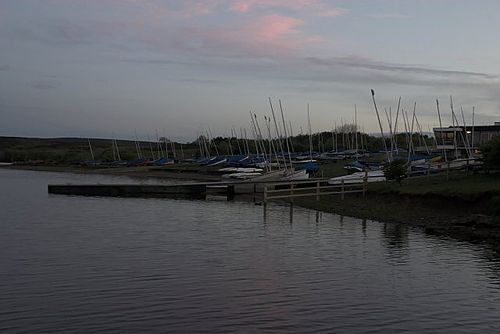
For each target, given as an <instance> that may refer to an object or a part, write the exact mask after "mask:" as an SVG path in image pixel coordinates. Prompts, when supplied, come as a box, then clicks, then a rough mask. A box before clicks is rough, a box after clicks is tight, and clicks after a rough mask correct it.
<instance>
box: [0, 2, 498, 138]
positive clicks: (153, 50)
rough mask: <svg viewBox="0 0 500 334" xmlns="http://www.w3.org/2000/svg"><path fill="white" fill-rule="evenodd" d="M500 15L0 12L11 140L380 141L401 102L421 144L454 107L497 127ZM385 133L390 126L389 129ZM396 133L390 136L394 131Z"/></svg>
mask: <svg viewBox="0 0 500 334" xmlns="http://www.w3.org/2000/svg"><path fill="white" fill-rule="evenodd" d="M499 37H500V2H499V1H497V0H478V1H469V0H349V1H347V0H345V1H333V0H331V1H330V0H205V1H201V0H184V1H182V0H0V135H1V136H30V137H35V136H36V137H37V136H40V137H103V138H111V137H116V138H124V139H132V138H134V137H135V136H136V134H137V136H138V137H139V138H141V139H148V138H154V137H155V135H156V132H158V134H159V135H162V136H163V135H165V136H167V137H169V138H172V139H175V140H179V141H192V140H194V139H195V138H196V136H197V135H199V134H200V133H205V132H206V131H207V130H208V129H210V131H211V132H212V133H213V135H228V134H230V132H231V128H234V129H235V130H236V131H237V132H239V129H240V128H248V129H250V116H249V112H250V111H251V112H254V113H256V114H257V115H258V117H259V119H263V117H264V115H267V116H268V115H269V113H270V107H269V101H268V97H271V99H272V101H273V103H274V107H275V108H278V99H281V101H282V104H283V109H284V113H285V117H286V119H287V121H290V122H291V123H292V128H293V131H294V132H295V133H294V134H296V133H299V132H300V131H301V130H300V129H301V128H302V131H304V132H305V131H306V129H307V104H309V105H310V115H311V123H312V128H313V131H329V130H331V129H332V127H333V126H334V125H335V124H337V125H340V124H342V123H346V122H352V121H353V118H354V105H356V108H357V120H358V123H359V126H360V127H361V128H362V129H364V130H365V131H366V132H376V131H379V130H378V129H379V128H378V123H377V117H376V114H375V112H374V108H373V103H372V100H371V94H370V89H374V90H375V92H376V99H377V106H378V108H379V111H381V113H382V116H383V117H384V118H385V114H384V112H383V111H384V109H387V110H389V108H391V109H390V110H392V113H393V114H395V112H396V107H397V100H398V98H399V97H400V96H401V99H402V102H401V107H402V109H403V110H406V111H408V112H409V113H411V112H412V111H413V106H414V103H416V115H417V117H418V120H419V122H420V123H421V124H422V127H423V128H424V131H427V130H429V129H430V128H431V127H433V126H437V125H438V124H439V123H438V117H437V113H436V99H439V102H440V108H441V113H442V117H443V123H444V125H448V124H450V122H451V114H450V96H453V101H454V108H455V111H456V112H457V116H458V118H459V119H460V120H461V121H462V117H461V110H462V108H463V111H464V119H465V121H466V122H467V123H468V124H470V123H471V118H472V108H473V107H474V108H475V111H476V113H475V123H476V124H492V123H493V122H494V121H500V85H499V84H500V43H499V41H500V38H499ZM384 118H383V120H384ZM383 126H384V130H385V131H387V130H388V125H387V122H386V121H385V122H383Z"/></svg>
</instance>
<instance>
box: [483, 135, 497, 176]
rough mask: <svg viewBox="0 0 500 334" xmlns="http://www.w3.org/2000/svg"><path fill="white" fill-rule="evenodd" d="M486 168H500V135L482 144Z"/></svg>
mask: <svg viewBox="0 0 500 334" xmlns="http://www.w3.org/2000/svg"><path fill="white" fill-rule="evenodd" d="M481 153H482V154H483V162H484V168H485V170H498V169H500V136H497V137H495V138H493V139H492V140H490V141H489V142H488V143H486V144H484V145H483V146H481Z"/></svg>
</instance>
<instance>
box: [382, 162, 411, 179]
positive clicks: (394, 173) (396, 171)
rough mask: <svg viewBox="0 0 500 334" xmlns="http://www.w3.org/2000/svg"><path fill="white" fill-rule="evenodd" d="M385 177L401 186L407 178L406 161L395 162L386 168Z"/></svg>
mask: <svg viewBox="0 0 500 334" xmlns="http://www.w3.org/2000/svg"><path fill="white" fill-rule="evenodd" d="M384 176H385V178H386V179H387V180H395V181H396V182H397V183H398V184H399V185H401V181H402V180H403V179H404V178H405V177H407V173H406V161H404V160H400V159H398V160H394V161H392V162H391V163H389V165H387V166H386V167H385V168H384Z"/></svg>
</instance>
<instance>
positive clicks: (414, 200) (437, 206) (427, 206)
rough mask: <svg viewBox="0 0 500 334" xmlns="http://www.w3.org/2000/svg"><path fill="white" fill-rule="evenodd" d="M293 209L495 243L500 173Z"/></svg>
mask: <svg viewBox="0 0 500 334" xmlns="http://www.w3.org/2000/svg"><path fill="white" fill-rule="evenodd" d="M295 203H296V204H298V205H300V206H304V207H307V208H311V209H316V210H321V211H326V212H333V213H336V214H340V215H345V216H352V217H358V218H362V219H369V220H378V221H384V222H393V223H403V224H408V225H413V226H420V227H423V228H425V230H426V231H428V232H432V233H437V234H446V235H450V236H454V237H459V238H460V239H466V240H490V241H494V242H498V241H499V238H500V174H498V173H497V174H478V175H472V176H463V175H460V174H455V175H451V176H450V178H449V179H448V178H447V177H446V176H433V177H430V178H426V177H423V178H415V179H411V180H405V182H404V183H403V184H402V185H401V186H399V185H398V184H397V183H392V182H387V183H385V182H384V183H378V184H370V185H369V188H368V192H367V195H366V197H364V198H363V197H362V196H361V195H350V196H346V197H345V199H344V200H341V199H340V196H324V197H322V198H320V200H319V201H316V200H315V199H314V198H301V199H298V200H296V201H295Z"/></svg>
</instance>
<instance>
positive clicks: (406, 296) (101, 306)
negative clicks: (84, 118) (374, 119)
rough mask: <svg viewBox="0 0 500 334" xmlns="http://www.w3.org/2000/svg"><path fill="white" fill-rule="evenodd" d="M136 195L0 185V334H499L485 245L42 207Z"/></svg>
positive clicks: (313, 219)
mask: <svg viewBox="0 0 500 334" xmlns="http://www.w3.org/2000/svg"><path fill="white" fill-rule="evenodd" d="M137 182H142V181H141V180H140V179H130V178H126V177H110V176H98V175H79V174H69V173H68V174H64V173H43V172H31V171H15V170H7V169H0V186H1V192H0V203H1V205H0V207H1V210H0V228H1V230H0V231H1V233H0V332H1V333H28V332H29V333H44V332H45V333H56V332H61V333H69V332H74V333H100V332H102V333H137V332H145V333H165V332H173V333H194V332H210V333H224V332H231V333H232V332H242V333H262V332H265V333H268V332H269V333H280V332H286V333H403V332H414V333H424V332H453V333H460V332H462V333H484V332H495V331H499V330H500V316H499V315H500V259H499V258H498V257H497V256H496V255H495V253H493V252H492V251H490V250H489V249H488V247H487V246H486V245H472V244H469V243H465V242H458V241H455V240H451V239H446V238H440V237H436V236H430V235H427V234H425V233H424V232H423V231H421V230H419V229H416V228H409V227H406V226H402V225H391V224H384V223H380V222H374V221H362V220H359V219H354V218H348V217H340V216H337V215H333V214H326V213H318V212H315V211H311V210H306V209H301V208H298V207H295V208H293V211H292V212H291V209H290V207H288V206H286V205H280V204H274V203H272V204H270V205H269V206H268V209H267V218H266V220H265V221H264V219H263V208H262V207H261V206H256V205H255V204H254V203H249V202H227V201H221V200H207V201H200V200H198V201H189V200H173V199H135V198H97V197H73V196H60V195H50V194H48V193H47V185H48V184H49V183H51V184H58V183H61V184H64V183H137ZM147 182H152V181H151V180H149V181H147Z"/></svg>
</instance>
